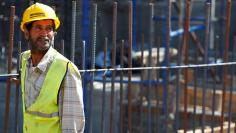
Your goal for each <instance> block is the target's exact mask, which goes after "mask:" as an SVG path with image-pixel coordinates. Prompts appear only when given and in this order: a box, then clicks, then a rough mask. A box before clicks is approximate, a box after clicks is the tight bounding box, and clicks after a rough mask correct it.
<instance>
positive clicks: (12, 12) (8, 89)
mask: <svg viewBox="0 0 236 133" xmlns="http://www.w3.org/2000/svg"><path fill="white" fill-rule="evenodd" d="M14 16H15V6H11V10H10V20H9V21H10V31H9V47H8V59H7V61H8V62H7V71H8V74H10V73H11V70H12V52H13V44H14ZM10 94H11V77H8V78H7V85H6V99H5V100H6V104H5V115H4V125H3V132H4V133H8V120H9V111H10V108H9V105H10Z"/></svg>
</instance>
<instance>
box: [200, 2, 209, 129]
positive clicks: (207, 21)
mask: <svg viewBox="0 0 236 133" xmlns="http://www.w3.org/2000/svg"><path fill="white" fill-rule="evenodd" d="M210 19H211V3H210V2H207V3H206V22H205V25H206V30H205V49H204V51H205V54H204V63H205V64H207V63H208V47H209V42H210V40H209V38H210ZM203 74H204V77H203V87H202V126H201V130H202V132H203V133H204V131H205V130H204V129H205V107H206V89H207V87H208V85H207V81H208V78H207V76H208V75H207V67H204V69H203Z"/></svg>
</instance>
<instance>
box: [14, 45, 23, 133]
mask: <svg viewBox="0 0 236 133" xmlns="http://www.w3.org/2000/svg"><path fill="white" fill-rule="evenodd" d="M17 55H18V59H17V73H20V61H21V41H19V42H18V51H17ZM17 80H20V75H19V76H18V78H17ZM19 91H20V84H19V83H17V82H16V97H15V125H14V126H15V127H14V130H15V131H14V132H15V133H18V132H19V130H18V129H19V128H18V125H19V123H18V110H19Z"/></svg>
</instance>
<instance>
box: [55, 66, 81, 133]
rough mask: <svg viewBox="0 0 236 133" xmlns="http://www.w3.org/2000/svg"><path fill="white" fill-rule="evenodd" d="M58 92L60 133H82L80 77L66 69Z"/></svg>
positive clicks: (74, 71) (75, 72) (77, 73)
mask: <svg viewBox="0 0 236 133" xmlns="http://www.w3.org/2000/svg"><path fill="white" fill-rule="evenodd" d="M60 90H61V91H60V92H59V115H60V118H61V120H60V122H61V129H62V133H82V132H83V131H84V126H85V116H84V105H83V90H82V84H81V77H80V75H79V72H77V71H76V70H75V69H74V70H71V69H68V71H67V73H66V76H65V78H64V80H63V83H62V85H61V88H60Z"/></svg>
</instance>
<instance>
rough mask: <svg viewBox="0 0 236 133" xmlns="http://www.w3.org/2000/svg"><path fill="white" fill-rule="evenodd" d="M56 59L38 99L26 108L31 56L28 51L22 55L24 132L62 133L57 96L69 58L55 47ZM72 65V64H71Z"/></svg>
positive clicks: (50, 67)
mask: <svg viewBox="0 0 236 133" xmlns="http://www.w3.org/2000/svg"><path fill="white" fill-rule="evenodd" d="M53 54H55V59H54V61H53V62H52V64H51V65H50V66H49V69H48V72H47V74H46V77H45V79H44V82H43V85H42V88H41V90H40V93H39V96H38V97H37V99H36V101H35V102H34V103H33V104H32V105H31V106H29V107H28V108H27V109H25V104H24V103H25V102H24V89H25V83H24V82H25V75H26V68H27V66H26V64H27V63H26V62H27V59H28V58H29V57H30V52H29V51H26V52H24V53H23V55H22V72H21V85H22V87H21V88H22V100H23V114H24V133H42V132H45V133H49V132H50V133H60V132H61V128H60V120H59V116H58V112H59V110H58V105H57V97H58V92H59V88H60V85H61V83H62V81H63V78H64V76H65V74H66V71H67V68H68V64H70V63H69V60H68V59H66V58H65V57H63V56H62V55H61V54H59V53H58V52H57V51H56V50H54V49H53ZM70 66H71V65H70Z"/></svg>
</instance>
